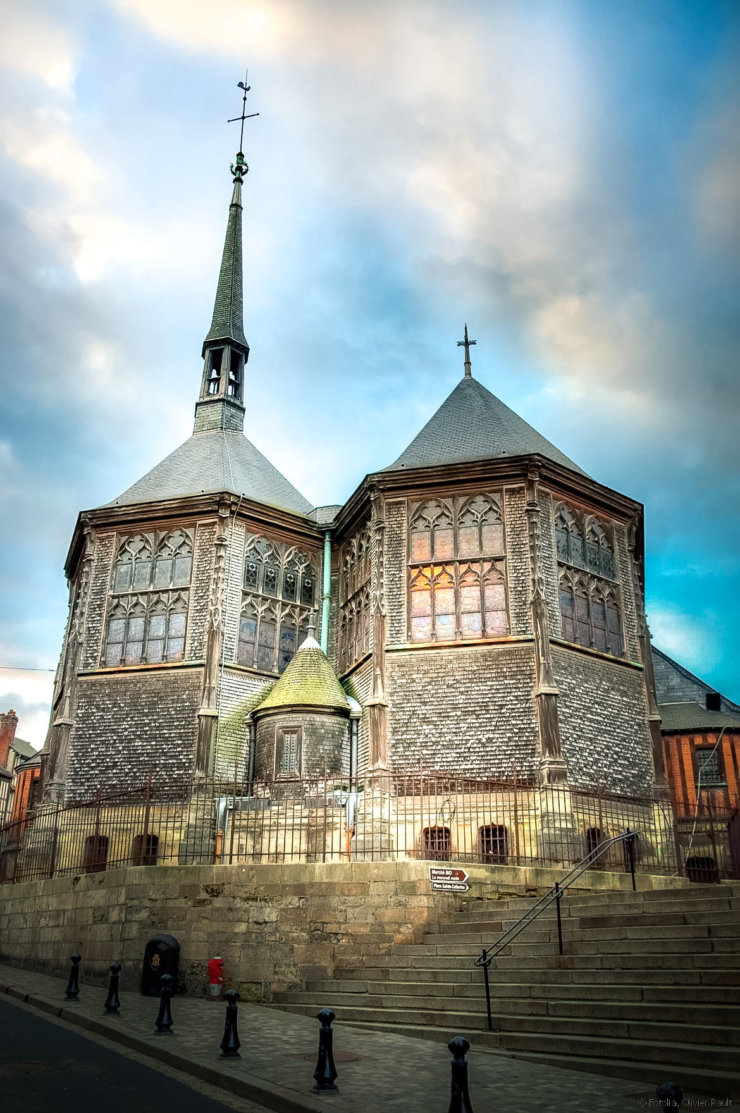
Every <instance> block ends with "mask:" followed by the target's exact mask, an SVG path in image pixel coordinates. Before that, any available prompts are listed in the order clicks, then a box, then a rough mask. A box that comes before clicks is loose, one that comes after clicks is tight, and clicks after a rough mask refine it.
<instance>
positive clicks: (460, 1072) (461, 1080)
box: [447, 1036, 473, 1113]
mask: <svg viewBox="0 0 740 1113" xmlns="http://www.w3.org/2000/svg"><path fill="white" fill-rule="evenodd" d="M447 1046H448V1047H449V1049H450V1051H451V1052H452V1055H453V1060H452V1062H451V1063H450V1067H451V1069H452V1088H451V1098H450V1109H449V1113H473V1107H472V1105H471V1104H470V1095H469V1094H468V1064H467V1060H466V1059H465V1054H466V1052H468V1051H469V1050H470V1044H469V1043H468V1041H467V1040H466V1039H465V1037H464V1036H455V1037H454V1039H451V1040H450V1042H449V1043H448V1044H447Z"/></svg>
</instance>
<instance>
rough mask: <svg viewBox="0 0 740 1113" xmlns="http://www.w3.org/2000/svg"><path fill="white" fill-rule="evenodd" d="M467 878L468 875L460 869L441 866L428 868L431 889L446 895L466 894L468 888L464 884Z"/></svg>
mask: <svg viewBox="0 0 740 1113" xmlns="http://www.w3.org/2000/svg"><path fill="white" fill-rule="evenodd" d="M468 876H469V875H468V873H466V871H465V870H461V869H451V868H449V867H441V866H430V867H429V880H430V881H431V883H432V888H433V889H437V890H440V891H444V892H447V893H467V891H468V889H469V888H470V886H469V885H467V884H466V882H467V880H468Z"/></svg>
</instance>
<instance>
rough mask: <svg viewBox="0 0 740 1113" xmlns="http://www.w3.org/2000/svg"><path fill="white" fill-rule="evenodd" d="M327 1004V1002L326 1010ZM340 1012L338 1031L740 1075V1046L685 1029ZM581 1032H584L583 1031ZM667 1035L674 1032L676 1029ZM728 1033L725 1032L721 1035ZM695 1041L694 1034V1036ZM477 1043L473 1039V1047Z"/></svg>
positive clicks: (351, 1008) (310, 1012) (308, 1012)
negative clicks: (419, 1032) (439, 1035)
mask: <svg viewBox="0 0 740 1113" xmlns="http://www.w3.org/2000/svg"><path fill="white" fill-rule="evenodd" d="M323 1004H324V1003H323V1002H322V1005H323ZM273 1007H274V1008H277V1009H283V1010H284V1011H285V1012H296V1013H300V1014H301V1015H304V1016H315V1015H316V1011H317V1006H316V1002H313V1003H312V1004H294V1005H280V1004H277V1005H274V1006H273ZM335 1011H336V1025H337V1027H339V1026H341V1025H342V1024H343V1023H347V1024H351V1023H356V1022H361V1023H367V1022H370V1023H375V1024H378V1025H383V1026H384V1027H385V1029H386V1031H393V1029H394V1027H398V1028H399V1029H402V1030H404V1031H406V1032H408V1031H409V1029H410V1027H411V1026H413V1025H414V1024H418V1025H420V1026H431V1027H435V1028H442V1029H444V1031H445V1032H450V1033H451V1034H456V1035H457V1034H465V1035H467V1034H468V1033H469V1032H473V1033H475V1034H476V1035H475V1040H480V1039H482V1034H483V1033H484V1032H485V1033H486V1037H485V1038H486V1044H487V1046H492V1047H500V1048H504V1049H507V1050H511V1051H514V1050H523V1051H526V1050H529V1051H550V1052H555V1053H557V1054H566V1055H592V1056H596V1055H598V1056H601V1057H604V1058H610V1059H630V1058H633V1059H635V1060H638V1061H639V1060H649V1061H651V1062H655V1063H668V1064H676V1065H680V1064H681V1063H684V1062H700V1063H701V1064H702V1066H703V1067H705V1068H707V1069H715V1070H724V1071H734V1070H736V1069H737V1064H738V1052H737V1047H736V1046H723V1045H721V1044H718V1043H712V1042H711V1041H710V1040H709V1039H708V1038H707V1034H706V1032H702V1033H700V1037H701V1038H696V1037H694V1038H692V1040H691V1041H690V1042H689V1041H687V1040H686V1038H685V1037H686V1034H687V1030H686V1027H685V1026H680V1025H677V1026H673V1029H680V1031H678V1032H677V1035H678V1036H679V1038H678V1039H676V1040H670V1039H665V1038H661V1036H660V1035H659V1034H658V1032H659V1028H660V1026H657V1025H649V1024H635V1025H630V1024H627V1023H626V1022H623V1021H612V1022H609V1021H584V1022H578V1021H575V1020H573V1019H572V1018H568V1019H558V1020H555V1019H552V1018H549V1017H543V1016H537V1017H526V1016H511V1015H508V1016H500V1015H499V1016H496V1017H495V1025H496V1030H495V1031H494V1032H493V1033H488V1032H487V1031H486V1027H487V1018H486V1017H485V1016H480V1015H479V1014H478V1013H474V1012H468V1011H464V1010H460V1011H459V1012H455V1011H449V1012H444V1013H443V1012H441V1011H439V1010H423V1009H420V1010H418V1012H415V1013H414V1015H413V1017H412V1016H410V1015H409V1013H408V1011H407V1010H405V1009H403V1010H396V1009H382V1008H381V1009H372V1008H362V1007H360V1006H357V1005H348V1006H345V1007H342V1008H340V1009H337V1010H335ZM579 1029H583V1030H582V1031H581V1030H579ZM664 1029H665V1030H666V1031H667V1030H669V1029H670V1030H671V1034H673V1029H672V1028H671V1026H670V1025H666V1026H664ZM716 1031H717V1032H718V1033H720V1034H721V1033H722V1030H721V1029H716ZM692 1035H693V1033H692ZM475 1040H472V1039H471V1043H474V1042H475Z"/></svg>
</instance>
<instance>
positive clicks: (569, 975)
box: [336, 963, 740, 988]
mask: <svg viewBox="0 0 740 1113" xmlns="http://www.w3.org/2000/svg"><path fill="white" fill-rule="evenodd" d="M521 970H524V971H525V973H524V975H522V974H521ZM491 971H492V972H491V984H495V983H496V982H497V981H498V982H499V984H504V985H506V984H508V982H509V980H517V981H519V980H520V979H521V977H522V976H524V977H526V979H527V981H528V982H529V983H530V984H532V985H540V984H541V985H545V984H554V985H568V984H573V985H580V984H587V985H607V986H610V985H645V986H647V985H656V986H657V985H660V986H665V987H671V986H674V987H675V986H679V987H682V986H700V985H702V986H707V987H710V988H714V987H716V986H729V987H737V986H740V969H739V968H734V969H731V970H730V969H726V968H725V967H724V966H722V967H720V968H719V969H717V970H706V969H697V968H692V969H688V968H686V967H683V968H682V969H680V970H677V969H675V968H674V969H672V968H670V967H658V968H657V969H655V968H648V969H645V968H642V969H641V968H640V967H637V968H636V969H625V968H622V969H619V970H612V969H609V968H608V967H593V966H590V967H582V968H579V967H576V966H573V965H570V966H567V967H557V968H552V967H543V968H538V969H535V968H534V967H533V966H532V965H531V964H530V963H527V964H525V965H524V966H522V967H520V973H519V977H517V976H516V974H517V972H516V971H515V970H509V971H504V970H495V969H494V967H492V968H491ZM336 977H337V978H343V977H350V978H372V979H373V980H378V979H381V980H383V979H388V980H394V979H395V980H397V979H400V980H402V981H425V980H428V981H439V982H449V981H455V982H478V983H479V984H481V985H482V984H483V974H482V971H481V970H480V969H479V968H478V967H476V966H473V965H472V964H471V966H470V967H467V968H457V969H455V968H450V966H449V965H444V966H438V967H430V966H400V967H398V966H377V965H373V964H372V963H368V965H366V966H363V965H356V966H351V967H349V966H348V967H339V968H337V971H336Z"/></svg>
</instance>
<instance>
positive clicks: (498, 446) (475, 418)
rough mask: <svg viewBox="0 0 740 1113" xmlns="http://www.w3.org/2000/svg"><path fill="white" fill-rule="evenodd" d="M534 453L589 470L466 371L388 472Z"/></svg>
mask: <svg viewBox="0 0 740 1113" xmlns="http://www.w3.org/2000/svg"><path fill="white" fill-rule="evenodd" d="M535 453H536V454H538V455H540V456H545V457H547V459H549V460H553V461H554V462H555V463H557V464H562V465H563V466H564V467H566V468H570V469H571V470H572V471H576V472H579V473H580V474H581V475H585V474H586V473H585V472H584V471H583V469H582V468H579V467H578V465H577V464H574V463H573V461H572V460H571V459H569V457H567V456H566V455H565V453H563V452H561V451H560V449H558V448H556V447H555V445H554V444H551V443H550V441H548V440H547V438H546V437H543V436H542V434H541V433H538V432H537V430H536V429H533V428H532V426H531V425H529V424H528V423H527V422H526V421H525V420H524V419H523V418H521V417H519V415H518V414H515V413H514V411H513V410H510V409H509V407H508V406H506V405H504V403H503V402H502V401H501V399H500V398H497V397H496V395H495V394H491V392H490V390H487V389H486V387H484V386H483V384H482V383H479V382H478V380H477V379H474V378H472V376H470V375H466V376H465V377H464V378H463V379H461V380H460V382H459V383H458V384H457V386H456V387H455V389H454V390H453V391H452V393H451V394H450V395H449V396H448V397H447V398H446V399H445V401H444V402H443V403H442V405H441V406H440V407H439V409H438V410H437V412H436V413H435V414H434V415H433V416H432V417H431V418H430V419H429V421H428V422H427V423H426V425H425V426H424V428H423V429H422V430H421V432H420V433H417V435H416V436H415V437H414V439H413V440H412V441H411V443H410V444H409V445H408V447H407V448H405V449H404V451H403V452H402V453H401V455H400V456H399V457H398V459H397V460H396V461H395V462H394V463H393V464H390V465H389V466H388V467H387V468H384V469H383V470H384V471H398V470H400V469H402V468H425V467H433V466H434V465H438V464H455V463H459V462H461V461H464V460H480V459H490V458H495V457H498V456H526V455H530V454H535Z"/></svg>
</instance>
